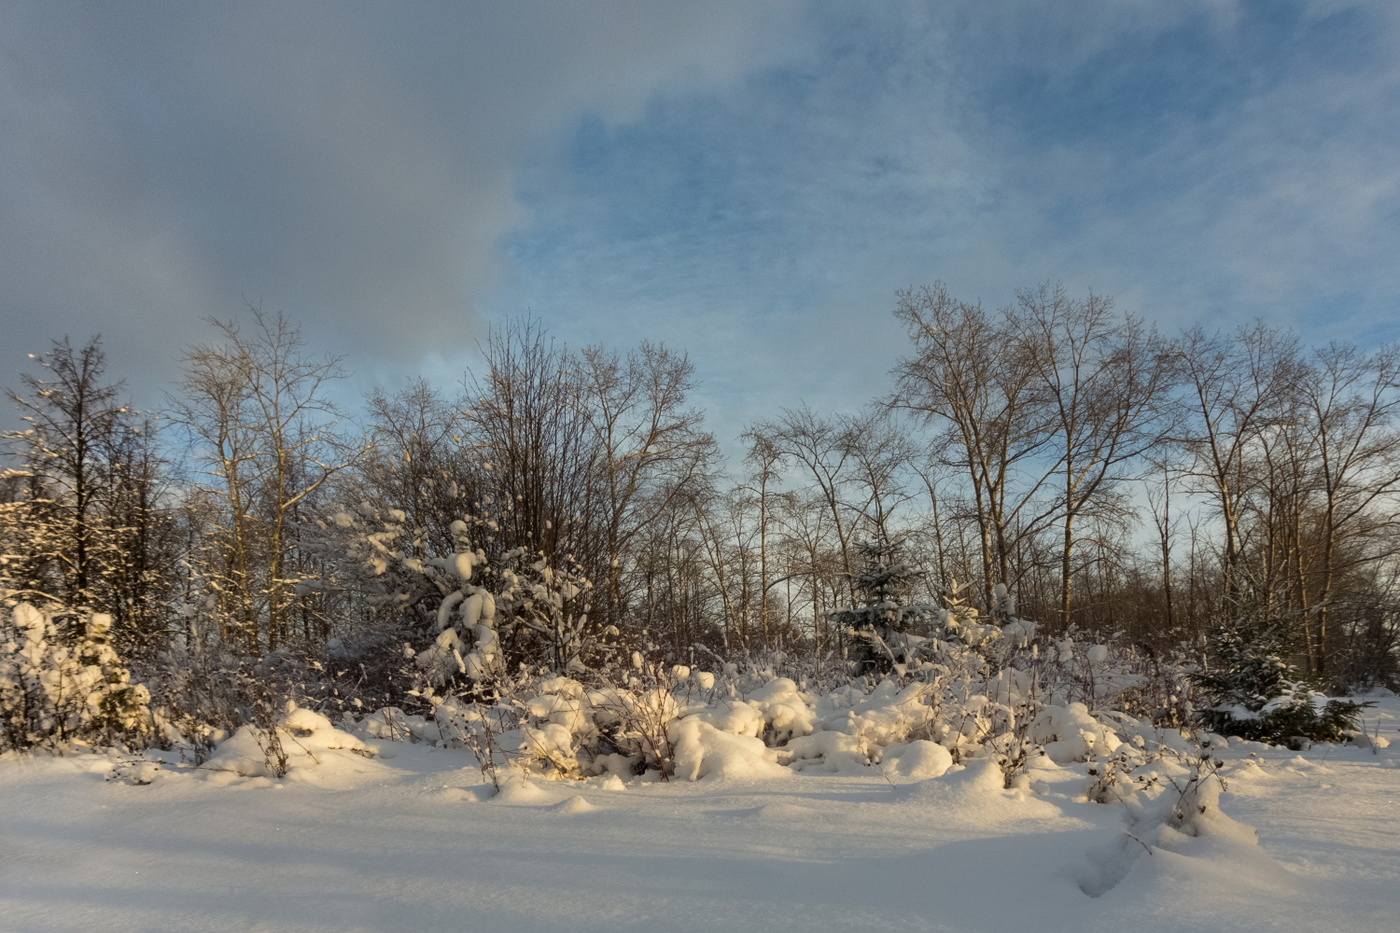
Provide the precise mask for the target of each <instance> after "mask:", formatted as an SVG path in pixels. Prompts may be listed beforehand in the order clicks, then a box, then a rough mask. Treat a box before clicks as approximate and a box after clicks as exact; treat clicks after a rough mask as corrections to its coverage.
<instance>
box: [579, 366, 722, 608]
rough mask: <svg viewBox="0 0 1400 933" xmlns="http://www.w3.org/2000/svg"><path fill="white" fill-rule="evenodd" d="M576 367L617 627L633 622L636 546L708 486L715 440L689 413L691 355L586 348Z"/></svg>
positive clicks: (606, 604)
mask: <svg viewBox="0 0 1400 933" xmlns="http://www.w3.org/2000/svg"><path fill="white" fill-rule="evenodd" d="M573 366H574V380H575V381H574V392H575V393H576V396H575V399H574V402H575V404H576V405H577V407H578V410H579V414H580V416H581V417H582V418H583V420H584V421H585V422H586V423H587V424H588V426H589V427H590V428H591V431H592V440H593V443H594V444H595V445H596V449H597V453H598V458H599V461H598V462H599V466H600V479H601V484H600V491H601V502H600V503H599V508H598V516H599V524H600V529H599V530H600V532H601V534H602V537H603V542H602V544H603V549H604V551H605V556H606V558H607V566H606V571H607V577H606V581H607V585H606V587H605V589H604V593H603V596H604V600H603V605H602V607H601V610H602V612H603V615H604V617H605V618H607V619H608V620H609V621H610V622H614V623H616V622H618V621H620V620H622V619H624V618H625V617H626V615H627V610H628V602H629V595H630V594H629V593H627V592H626V588H625V586H624V572H625V569H626V565H627V564H629V563H630V562H631V560H632V557H633V555H632V554H631V553H630V552H631V549H632V548H631V545H632V542H633V540H634V539H635V537H636V536H637V534H638V533H639V532H640V531H641V529H643V528H645V527H646V526H647V525H648V524H649V523H651V522H653V521H656V520H658V519H659V518H660V517H661V515H662V514H663V513H666V512H668V511H671V510H674V509H676V508H678V507H679V506H680V505H681V504H682V503H683V502H684V500H685V498H686V496H687V495H688V494H689V491H690V490H692V489H693V488H695V486H696V484H697V483H702V482H703V481H704V479H705V477H706V474H707V472H708V470H709V467H710V465H711V463H712V462H713V460H714V458H715V444H714V438H712V437H711V436H710V435H709V434H707V433H705V431H704V430H703V429H702V425H703V423H704V417H703V415H702V414H701V413H700V412H699V411H697V410H695V409H691V408H687V407H686V404H687V396H688V394H689V393H690V391H691V390H692V389H693V387H694V379H693V377H694V372H695V368H694V366H692V365H691V363H690V361H689V360H688V359H687V358H686V357H685V356H684V355H680V354H676V353H673V352H671V351H670V350H668V349H666V348H665V347H664V346H661V345H659V344H650V343H643V344H642V345H641V347H640V348H639V349H638V350H636V351H634V352H632V353H630V354H628V355H627V356H626V357H625V358H623V357H620V356H618V354H616V353H612V352H608V351H606V350H603V349H602V348H600V347H587V348H585V349H584V350H583V351H582V353H580V354H579V356H578V358H577V359H576V360H574V361H573Z"/></svg>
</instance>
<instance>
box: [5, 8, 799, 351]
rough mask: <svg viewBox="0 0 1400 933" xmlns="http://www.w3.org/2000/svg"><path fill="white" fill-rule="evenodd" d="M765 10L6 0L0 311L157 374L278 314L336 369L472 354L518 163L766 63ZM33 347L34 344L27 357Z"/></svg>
mask: <svg viewBox="0 0 1400 933" xmlns="http://www.w3.org/2000/svg"><path fill="white" fill-rule="evenodd" d="M786 15H787V14H786V8H785V7H783V6H782V5H773V6H767V7H765V8H764V9H763V10H760V11H755V10H753V9H752V8H751V7H750V5H748V4H741V3H720V4H706V5H704V9H703V10H702V9H700V8H699V6H698V5H688V4H687V5H669V4H667V5H657V4H649V3H638V2H632V3H625V2H608V3H592V4H587V5H584V4H557V3H546V2H527V3H510V4H460V3H440V4H428V3H416V4H412V5H397V4H396V5H385V4H371V3H298V4H294V5H291V4H276V3H231V4H218V5H206V4H176V3H169V4H144V5H137V6H132V5H115V6H113V5H105V6H103V5H99V6H93V5H90V4H76V3H74V4H67V3H47V2H46V3H36V4H8V5H6V7H5V9H4V10H3V11H0V36H3V38H2V39H0V119H3V124H4V126H5V132H3V133H0V163H3V164H4V165H5V166H7V168H6V169H5V170H4V172H3V173H0V203H4V205H5V206H6V214H7V221H6V223H5V224H4V226H3V231H0V276H3V278H4V281H5V282H6V286H5V289H4V291H3V292H2V293H0V314H3V316H4V318H5V319H6V321H8V322H10V333H9V335H8V336H9V338H10V340H9V341H8V342H9V343H10V344H11V345H12V346H14V347H15V348H16V350H17V351H30V350H33V349H41V348H42V345H43V344H44V343H46V341H47V339H48V338H49V337H53V336H58V335H60V334H63V333H71V334H73V336H74V338H75V339H84V338H85V337H86V336H87V334H88V333H91V332H96V331H103V332H105V334H106V337H107V343H108V347H109V355H110V356H111V357H112V358H113V362H114V364H118V365H119V366H120V368H122V369H124V370H133V369H134V370H136V371H138V372H151V371H154V372H158V373H160V374H162V375H166V376H167V378H168V374H169V373H170V372H171V371H172V368H173V366H172V360H173V359H174V358H176V357H178V355H179V348H180V346H181V345H184V344H187V343H189V342H191V341H193V340H196V339H200V338H201V337H202V336H204V335H205V334H206V329H205V328H204V327H203V326H202V325H201V324H200V323H199V319H200V318H201V317H204V316H207V315H218V316H221V317H226V316H230V315H233V314H236V313H238V310H239V306H240V303H241V299H242V297H243V296H246V298H247V299H248V300H251V301H254V302H260V303H263V304H265V305H267V306H269V307H272V308H281V309H285V310H287V311H288V312H290V313H291V314H293V316H294V317H295V318H296V319H298V320H299V321H301V322H302V323H303V324H304V325H305V329H306V331H307V333H308V337H309V338H311V339H312V340H313V341H315V342H316V343H318V344H319V345H322V346H327V345H329V346H333V347H334V348H336V349H337V350H339V351H342V352H348V353H349V354H350V355H351V357H352V361H353V360H354V359H355V358H360V359H361V360H363V361H366V362H369V361H374V362H376V363H378V362H385V361H388V362H390V363H396V364H403V363H410V362H413V361H415V360H418V359H421V358H423V357H424V356H425V355H428V354H431V353H435V352H437V353H440V352H442V351H443V350H444V348H449V347H463V346H469V345H470V344H471V341H472V339H473V338H474V337H475V336H477V335H478V334H479V333H480V330H481V320H480V308H479V303H480V295H481V294H482V292H483V291H484V290H486V289H488V288H489V287H490V284H491V283H492V282H493V281H494V280H495V279H496V278H497V276H498V275H499V273H500V255H499V251H498V247H497V244H498V240H499V238H500V237H501V236H502V235H503V234H504V233H505V232H507V231H509V230H510V229H512V228H513V227H514V226H516V225H518V224H519V223H520V222H521V221H522V219H523V216H524V215H523V214H522V213H521V209H520V205H519V204H518V203H517V200H516V192H515V185H516V178H515V170H516V165H517V162H518V160H519V159H520V158H521V155H522V153H523V152H524V151H526V150H528V149H529V148H530V147H531V146H533V145H537V144H539V142H540V141H541V139H542V138H543V137H546V136H547V135H548V134H549V133H550V132H552V131H553V129H554V128H555V127H556V126H557V125H558V124H559V123H560V122H561V121H567V120H569V119H570V118H571V117H572V116H573V115H574V114H576V113H585V112H586V113H592V114H596V115H598V116H599V117H600V118H601V119H604V120H608V121H616V120H626V119H630V118H631V117H633V116H634V115H635V114H636V113H638V112H639V111H640V110H641V108H643V107H644V106H645V104H646V102H647V101H648V100H649V99H650V98H651V97H652V96H653V95H654V94H655V93H657V91H658V89H663V88H685V87H692V86H706V85H710V84H722V83H724V82H726V81H730V80H733V79H734V78H735V77H736V76H738V75H741V74H742V73H743V72H744V71H745V70H746V69H748V68H750V67H752V66H753V63H754V62H755V61H761V60H765V59H766V58H767V57H769V56H771V55H774V54H777V51H778V50H780V49H781V45H782V44H781V43H777V44H769V43H766V42H765V41H764V38H765V37H766V36H768V35H770V34H771V33H770V30H771V28H773V27H776V26H779V25H780V24H781V23H782V21H783V19H784V17H785V16H786ZM36 344H37V345H38V346H36Z"/></svg>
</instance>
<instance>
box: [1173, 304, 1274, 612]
mask: <svg viewBox="0 0 1400 933" xmlns="http://www.w3.org/2000/svg"><path fill="white" fill-rule="evenodd" d="M1176 356H1177V359H1178V361H1179V362H1180V366H1181V374H1182V379H1183V405H1184V407H1185V409H1186V410H1187V411H1189V412H1190V420H1189V422H1188V423H1187V425H1186V427H1185V433H1184V434H1182V435H1180V437H1181V439H1182V441H1183V442H1184V445H1185V447H1186V450H1187V451H1188V453H1189V455H1190V456H1191V461H1192V462H1191V465H1190V466H1189V467H1188V468H1187V470H1186V475H1187V476H1188V477H1190V478H1191V479H1193V480H1195V481H1196V484H1197V488H1198V489H1199V490H1201V491H1202V492H1204V493H1205V495H1207V496H1208V497H1209V498H1210V499H1211V500H1212V502H1213V504H1214V507H1215V511H1216V514H1217V517H1218V519H1219V521H1220V526H1221V533H1222V538H1223V559H1222V564H1221V571H1222V585H1223V598H1224V604H1225V613H1226V615H1227V617H1234V616H1236V615H1238V613H1239V612H1240V610H1241V608H1242V601H1243V597H1244V569H1245V568H1244V566H1243V561H1244V548H1243V543H1242V535H1243V533H1244V524H1243V521H1244V517H1245V511H1246V506H1247V504H1248V501H1249V495H1250V493H1251V492H1252V491H1253V490H1254V488H1255V486H1256V481H1257V473H1256V472H1255V471H1253V470H1252V469H1251V467H1252V458H1253V451H1254V450H1255V448H1256V445H1257V442H1258V440H1259V438H1260V436H1261V433H1263V432H1265V431H1267V430H1268V429H1269V428H1270V426H1271V425H1276V424H1278V423H1279V421H1280V418H1281V417H1282V415H1283V411H1284V409H1286V408H1287V405H1288V399H1289V396H1290V395H1291V393H1292V392H1293V390H1294V388H1295V387H1296V386H1297V385H1298V384H1299V383H1300V380H1301V377H1302V372H1301V360H1300V359H1299V356H1298V346H1297V340H1296V338H1294V337H1293V336H1292V335H1289V334H1285V333H1283V332H1280V331H1277V330H1273V329H1271V328H1269V327H1267V326H1265V325H1264V324H1262V323H1260V324H1258V325H1256V326H1255V327H1254V328H1252V329H1249V330H1245V331H1242V332H1241V333H1240V334H1239V336H1238V337H1237V338H1235V339H1227V338H1223V337H1219V336H1215V337H1208V336H1206V334H1205V333H1204V332H1203V331H1201V330H1200V329H1199V328H1197V329H1193V330H1191V331H1188V332H1187V333H1186V334H1185V336H1184V337H1183V338H1182V339H1181V341H1180V342H1179V344H1178V348H1177V353H1176Z"/></svg>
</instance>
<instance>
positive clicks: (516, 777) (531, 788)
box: [492, 772, 549, 806]
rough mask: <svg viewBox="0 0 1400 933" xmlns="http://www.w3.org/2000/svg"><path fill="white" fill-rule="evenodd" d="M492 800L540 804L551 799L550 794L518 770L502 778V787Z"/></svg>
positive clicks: (523, 804)
mask: <svg viewBox="0 0 1400 933" xmlns="http://www.w3.org/2000/svg"><path fill="white" fill-rule="evenodd" d="M492 800H493V801H495V802H497V803H505V804H512V805H515V806H539V805H540V804H543V803H547V802H548V801H549V794H547V793H545V792H544V790H543V789H542V788H540V786H539V785H538V784H536V783H535V782H534V781H531V780H530V779H529V778H527V777H526V776H525V775H523V774H520V773H518V772H517V773H513V774H508V775H506V777H504V778H503V779H502V780H501V789H500V791H499V792H498V793H497V794H496V796H495V797H493V798H492Z"/></svg>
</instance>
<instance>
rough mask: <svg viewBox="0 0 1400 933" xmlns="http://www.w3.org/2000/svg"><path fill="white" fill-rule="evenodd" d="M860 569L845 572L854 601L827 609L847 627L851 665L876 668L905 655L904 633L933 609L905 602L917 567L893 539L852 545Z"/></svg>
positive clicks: (923, 623) (927, 621)
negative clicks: (851, 648)
mask: <svg viewBox="0 0 1400 933" xmlns="http://www.w3.org/2000/svg"><path fill="white" fill-rule="evenodd" d="M855 550H856V557H857V559H858V560H859V561H860V569H859V570H857V571H856V572H854V573H852V574H851V583H852V588H853V589H854V591H855V593H856V598H857V599H858V600H859V604H858V605H856V606H853V607H851V608H850V609H842V610H840V611H838V612H833V613H831V615H830V616H829V618H830V619H831V621H832V622H833V623H835V624H836V625H838V626H841V627H843V628H845V629H846V630H847V631H849V632H850V634H851V637H852V639H853V641H854V645H855V650H854V652H853V655H854V659H855V662H856V665H857V670H858V671H859V672H860V673H862V674H865V673H869V674H879V673H884V672H886V671H889V670H891V669H893V667H894V665H895V664H896V663H898V662H901V661H903V660H905V659H906V657H907V656H908V653H909V649H910V647H911V645H912V641H911V638H910V636H911V635H913V634H914V631H915V629H916V628H918V627H921V626H922V627H927V626H929V625H930V624H931V622H932V619H933V617H934V615H935V612H936V610H935V609H934V608H933V607H932V606H928V605H923V604H919V603H912V602H910V599H909V596H910V591H911V590H912V589H913V587H914V585H915V584H916V583H918V581H919V580H921V579H922V578H923V572H922V571H920V570H918V569H916V568H914V567H913V566H911V565H910V564H908V563H906V562H905V561H904V559H903V550H904V549H903V547H902V545H900V544H899V543H898V542H896V541H890V540H888V539H878V540H875V541H866V542H862V543H858V544H857V545H856V548H855Z"/></svg>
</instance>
